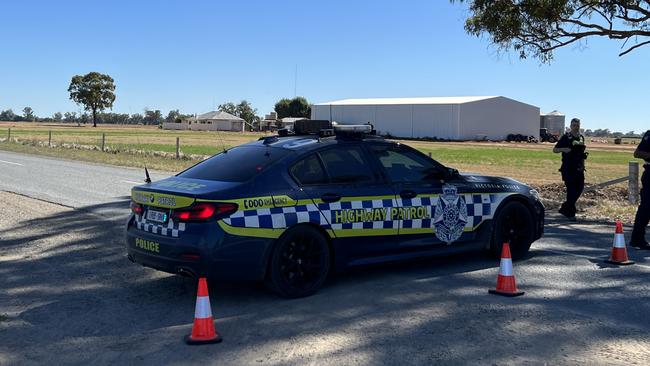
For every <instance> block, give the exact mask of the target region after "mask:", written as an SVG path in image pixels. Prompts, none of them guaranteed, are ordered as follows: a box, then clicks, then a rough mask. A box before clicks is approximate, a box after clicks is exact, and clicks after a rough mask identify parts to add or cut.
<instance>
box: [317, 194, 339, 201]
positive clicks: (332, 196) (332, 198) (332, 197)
mask: <svg viewBox="0 0 650 366" xmlns="http://www.w3.org/2000/svg"><path fill="white" fill-rule="evenodd" d="M320 199H321V200H322V201H323V202H325V203H330V202H336V201H338V200H340V199H341V196H340V195H338V194H336V193H325V194H324V195H322V196H320Z"/></svg>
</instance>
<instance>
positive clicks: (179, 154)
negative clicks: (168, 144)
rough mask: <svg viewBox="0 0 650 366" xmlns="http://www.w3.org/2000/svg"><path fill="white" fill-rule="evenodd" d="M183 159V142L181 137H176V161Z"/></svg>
mask: <svg viewBox="0 0 650 366" xmlns="http://www.w3.org/2000/svg"><path fill="white" fill-rule="evenodd" d="M180 157H181V141H180V137H176V159H178V158H180Z"/></svg>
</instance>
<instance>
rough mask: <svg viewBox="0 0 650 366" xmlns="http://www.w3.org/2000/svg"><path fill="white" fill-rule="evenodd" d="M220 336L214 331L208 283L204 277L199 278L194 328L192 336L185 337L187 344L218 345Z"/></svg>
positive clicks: (220, 339)
mask: <svg viewBox="0 0 650 366" xmlns="http://www.w3.org/2000/svg"><path fill="white" fill-rule="evenodd" d="M221 341H222V338H221V335H219V334H218V333H217V332H216V331H215V330H214V320H213V319H212V309H211V306H210V295H208V282H207V281H206V279H205V277H201V278H199V289H198V290H197V293H196V307H195V308H194V326H193V327H192V334H190V335H188V336H185V343H187V344H205V343H219V342H221Z"/></svg>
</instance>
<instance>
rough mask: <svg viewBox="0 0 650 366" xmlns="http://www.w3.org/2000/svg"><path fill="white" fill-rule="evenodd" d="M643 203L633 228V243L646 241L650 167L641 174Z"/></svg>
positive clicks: (649, 208)
mask: <svg viewBox="0 0 650 366" xmlns="http://www.w3.org/2000/svg"><path fill="white" fill-rule="evenodd" d="M641 184H643V186H642V187H641V203H640V204H639V208H638V209H637V211H636V217H635V218H634V230H632V243H643V242H644V241H645V227H646V226H648V221H650V168H648V167H646V168H645V171H644V172H643V175H642V176H641Z"/></svg>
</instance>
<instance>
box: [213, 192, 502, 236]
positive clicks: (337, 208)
mask: <svg viewBox="0 0 650 366" xmlns="http://www.w3.org/2000/svg"><path fill="white" fill-rule="evenodd" d="M507 195H509V193H497V194H487V193H475V194H471V193H465V194H460V196H462V197H463V198H464V199H465V202H466V205H467V217H468V220H467V223H466V224H465V231H472V230H474V229H476V227H477V226H478V225H479V224H480V223H481V222H482V221H484V220H486V219H491V218H492V217H493V215H494V212H495V210H496V208H497V207H498V205H499V204H500V203H501V201H503V199H504V198H505V197H506V196H507ZM438 199H439V197H438V195H431V196H422V197H416V198H412V199H402V198H397V199H394V198H392V199H391V198H386V197H377V199H372V197H369V199H361V200H351V201H343V202H332V203H318V204H313V203H310V204H303V205H296V206H290V207H277V208H260V209H250V210H242V211H237V212H235V213H234V214H232V215H231V216H230V217H228V218H225V219H223V222H224V223H225V224H226V225H228V226H231V227H235V228H258V229H284V228H289V227H292V226H294V225H296V224H299V223H307V222H309V223H314V224H317V225H319V226H321V227H322V228H324V229H332V230H334V232H335V233H336V232H340V231H341V230H348V229H369V230H373V229H422V228H430V229H431V230H432V232H433V231H435V229H434V225H433V213H434V211H435V207H436V205H437V204H438ZM410 208H421V209H425V210H426V213H427V214H426V215H425V216H426V217H419V218H407V217H399V216H398V217H396V216H394V215H393V214H392V210H393V209H397V210H399V209H402V210H409V209H410ZM376 209H385V211H384V212H385V215H384V216H383V217H382V219H381V220H377V219H376V218H377V217H376V216H375V217H371V219H366V220H359V221H356V222H337V214H340V212H342V211H346V210H352V211H354V212H359V211H364V210H365V211H366V212H367V213H370V212H372V211H373V210H376ZM369 216H372V215H368V216H366V218H368V217H369ZM380 216H381V215H380ZM339 221H340V220H339ZM352 221H353V220H352Z"/></svg>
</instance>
